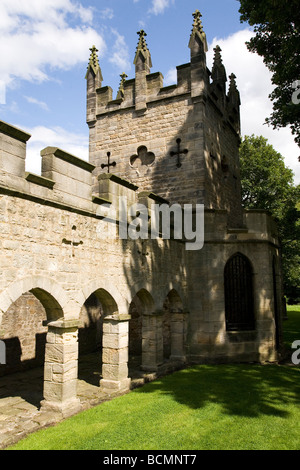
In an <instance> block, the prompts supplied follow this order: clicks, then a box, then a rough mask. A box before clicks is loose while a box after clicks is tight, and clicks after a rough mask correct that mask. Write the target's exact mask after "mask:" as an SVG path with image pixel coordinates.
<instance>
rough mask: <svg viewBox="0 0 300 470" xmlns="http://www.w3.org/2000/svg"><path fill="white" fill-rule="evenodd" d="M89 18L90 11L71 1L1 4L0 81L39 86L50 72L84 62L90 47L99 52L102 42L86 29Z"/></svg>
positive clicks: (18, 0)
mask: <svg viewBox="0 0 300 470" xmlns="http://www.w3.org/2000/svg"><path fill="white" fill-rule="evenodd" d="M92 18H93V11H92V9H91V8H85V7H83V6H82V5H81V4H80V3H79V2H76V1H74V0H43V1H41V0H26V1H24V0H13V1H11V0H1V2H0V34H1V36H2V37H5V41H2V42H1V43H0V57H1V62H0V81H1V82H2V83H3V82H4V83H5V85H9V84H10V85H12V82H13V81H14V80H15V79H16V78H17V79H21V80H28V81H40V82H41V81H44V80H47V79H49V78H50V77H51V73H53V70H54V69H63V70H68V69H70V68H71V67H73V66H74V65H76V64H77V63H81V62H84V61H87V60H88V54H89V48H90V47H91V45H92V44H96V45H97V48H98V49H99V50H100V52H103V51H104V49H105V42H104V40H103V38H102V37H101V36H100V35H99V34H98V33H97V32H96V31H95V30H94V29H93V28H92V27H91V26H90V22H91V20H92ZM70 21H72V25H71V23H70ZM74 21H75V23H74ZM74 24H75V26H74Z"/></svg>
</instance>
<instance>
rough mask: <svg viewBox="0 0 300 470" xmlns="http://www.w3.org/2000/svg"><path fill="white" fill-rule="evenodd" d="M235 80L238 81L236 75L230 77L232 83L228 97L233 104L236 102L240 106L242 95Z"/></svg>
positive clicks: (230, 83)
mask: <svg viewBox="0 0 300 470" xmlns="http://www.w3.org/2000/svg"><path fill="white" fill-rule="evenodd" d="M235 79H236V76H235V75H234V73H232V74H231V75H229V80H230V82H229V90H228V97H229V99H230V101H231V102H234V103H235V104H236V105H240V104H241V100H240V93H239V90H238V88H237V84H236V81H235Z"/></svg>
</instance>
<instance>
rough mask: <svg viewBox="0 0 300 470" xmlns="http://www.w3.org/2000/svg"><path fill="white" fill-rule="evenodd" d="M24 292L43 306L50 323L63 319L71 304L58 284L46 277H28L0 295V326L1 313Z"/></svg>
mask: <svg viewBox="0 0 300 470" xmlns="http://www.w3.org/2000/svg"><path fill="white" fill-rule="evenodd" d="M26 292H31V293H32V294H33V295H34V296H35V297H36V298H37V299H38V300H39V301H40V302H41V304H42V305H43V307H44V308H45V310H46V313H47V319H48V320H50V321H53V320H57V319H59V318H63V317H64V316H65V307H66V306H67V305H68V304H70V303H71V299H69V298H68V296H67V295H66V293H65V291H64V290H63V289H62V287H61V286H60V284H58V283H57V282H56V281H54V280H53V279H51V278H48V277H42V276H30V277H26V278H22V279H19V280H18V281H15V282H13V283H11V284H10V286H9V287H8V288H7V289H6V290H5V291H3V292H2V293H1V294H0V325H1V322H2V316H3V313H4V312H6V311H7V310H8V309H9V307H10V306H11V304H13V303H14V302H15V301H16V300H17V299H19V297H21V296H22V295H23V294H25V293H26Z"/></svg>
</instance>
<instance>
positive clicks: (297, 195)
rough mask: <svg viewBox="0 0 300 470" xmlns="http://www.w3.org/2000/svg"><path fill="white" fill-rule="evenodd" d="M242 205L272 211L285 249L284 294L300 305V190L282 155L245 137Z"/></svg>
mask: <svg viewBox="0 0 300 470" xmlns="http://www.w3.org/2000/svg"><path fill="white" fill-rule="evenodd" d="M240 163H241V181H242V203H243V206H244V207H245V208H246V209H264V210H268V211H269V212H270V213H271V214H272V216H273V217H274V218H275V220H276V221H277V225H278V232H279V239H280V242H281V249H282V267H283V278H284V291H285V294H286V295H287V297H288V299H289V301H290V302H297V301H300V202H299V201H300V186H299V185H298V186H295V185H294V176H293V172H292V170H290V169H289V168H287V167H286V166H285V164H284V159H283V157H282V155H280V153H278V152H276V150H275V149H274V148H273V147H272V145H270V144H268V141H267V139H265V138H264V137H262V136H260V137H257V136H254V135H252V136H251V137H250V136H245V137H244V139H243V142H242V144H241V147H240Z"/></svg>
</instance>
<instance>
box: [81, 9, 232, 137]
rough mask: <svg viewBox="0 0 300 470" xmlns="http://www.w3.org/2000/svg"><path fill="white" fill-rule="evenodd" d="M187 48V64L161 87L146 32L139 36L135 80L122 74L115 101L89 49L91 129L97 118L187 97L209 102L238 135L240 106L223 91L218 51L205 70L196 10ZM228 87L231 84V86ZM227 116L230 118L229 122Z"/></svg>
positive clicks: (204, 49)
mask: <svg viewBox="0 0 300 470" xmlns="http://www.w3.org/2000/svg"><path fill="white" fill-rule="evenodd" d="M193 17H194V22H193V28H192V32H191V35H190V40H189V43H188V47H189V49H190V62H189V63H187V64H183V65H179V66H177V83H176V84H174V85H171V86H164V77H163V75H162V74H161V73H160V72H155V73H151V68H152V59H151V53H150V50H149V48H148V45H147V42H146V36H147V34H146V32H145V31H144V30H141V31H139V32H138V35H139V40H138V45H137V49H136V54H135V57H134V62H133V63H134V65H135V77H134V78H128V76H127V75H126V74H125V73H124V72H123V73H122V74H121V75H120V76H121V82H120V86H119V90H118V91H117V94H116V98H113V90H112V88H111V87H110V86H102V82H103V77H102V72H101V68H100V65H99V60H98V56H97V49H96V47H95V46H93V48H91V57H90V61H89V65H88V71H87V75H86V79H87V89H88V92H87V93H88V95H87V123H88V124H89V127H90V128H91V127H93V126H94V124H95V121H96V120H97V116H98V117H100V116H103V115H106V114H108V113H111V112H116V111H122V110H127V109H133V110H134V111H135V112H136V113H139V115H141V114H143V113H145V112H146V111H147V109H148V107H149V106H150V105H151V103H156V102H159V101H163V100H168V99H176V98H180V97H181V96H184V95H189V96H190V97H191V99H192V100H193V102H194V103H197V102H206V101H207V99H208V98H209V99H210V101H211V102H212V103H213V105H214V106H215V107H217V108H218V110H219V112H220V113H221V114H222V115H223V119H225V120H228V121H229V122H230V124H231V125H232V128H233V130H235V131H237V132H239V106H240V102H239V101H238V100H237V99H235V98H234V97H233V93H232V90H231V88H232V84H231V85H230V87H229V90H228V95H227V91H226V83H227V74H226V69H225V66H224V65H223V63H222V57H221V48H220V47H219V46H216V48H215V49H214V52H215V56H214V63H213V67H212V71H210V70H209V69H208V68H207V64H206V53H207V51H208V45H207V39H206V34H205V32H204V29H203V24H202V21H201V17H202V15H201V13H200V11H199V10H196V11H195V13H194V14H193ZM230 83H231V82H230ZM229 115H230V118H229Z"/></svg>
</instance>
